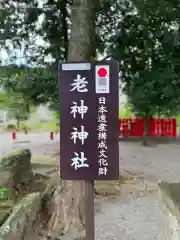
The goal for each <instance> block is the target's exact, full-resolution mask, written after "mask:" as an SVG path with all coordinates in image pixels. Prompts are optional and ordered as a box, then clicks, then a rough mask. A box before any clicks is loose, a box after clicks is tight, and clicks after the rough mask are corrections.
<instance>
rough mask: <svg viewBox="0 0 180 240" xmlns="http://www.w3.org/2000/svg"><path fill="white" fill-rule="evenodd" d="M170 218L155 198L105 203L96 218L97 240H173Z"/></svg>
mask: <svg viewBox="0 0 180 240" xmlns="http://www.w3.org/2000/svg"><path fill="white" fill-rule="evenodd" d="M167 216H168V210H167V209H166V207H165V206H163V205H162V204H161V202H160V201H159V200H158V198H156V197H155V196H148V197H142V198H135V197H131V198H128V199H125V200H116V201H113V202H111V203H110V202H109V203H104V204H103V205H102V209H101V211H100V212H99V213H97V215H96V240H121V239H122V240H169V239H171V238H172V231H171V229H170V228H169V222H168V218H167Z"/></svg>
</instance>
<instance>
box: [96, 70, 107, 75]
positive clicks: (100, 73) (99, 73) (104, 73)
mask: <svg viewBox="0 0 180 240" xmlns="http://www.w3.org/2000/svg"><path fill="white" fill-rule="evenodd" d="M97 73H98V75H99V77H105V76H106V75H107V70H106V69H105V68H99V70H98V72H97Z"/></svg>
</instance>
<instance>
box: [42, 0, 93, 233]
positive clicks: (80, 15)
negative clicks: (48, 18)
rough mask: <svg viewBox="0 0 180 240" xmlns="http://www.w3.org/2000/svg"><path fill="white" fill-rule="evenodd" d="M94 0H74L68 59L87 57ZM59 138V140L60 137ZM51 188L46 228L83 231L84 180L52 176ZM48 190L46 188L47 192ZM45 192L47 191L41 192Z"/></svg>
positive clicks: (90, 50)
mask: <svg viewBox="0 0 180 240" xmlns="http://www.w3.org/2000/svg"><path fill="white" fill-rule="evenodd" d="M95 1H96V2H97V0H74V1H73V5H72V9H71V13H72V28H71V37H70V40H69V47H68V61H73V62H78V61H86V60H90V59H91V56H92V54H93V53H94V51H93V40H94V32H95V12H96V11H95V4H94V2H95ZM62 141H63V139H62ZM55 183H56V184H55V187H50V188H49V189H50V191H53V189H54V192H51V193H52V195H51V194H49V197H50V198H51V204H50V205H51V209H50V211H51V218H50V221H49V228H50V229H52V230H55V231H57V232H58V231H60V230H63V232H68V231H74V230H75V231H77V230H78V231H81V230H84V224H85V218H84V209H85V208H84V207H85V206H84V200H85V183H84V181H62V180H60V179H59V176H56V181H55ZM47 192H48V191H47ZM45 195H48V194H45Z"/></svg>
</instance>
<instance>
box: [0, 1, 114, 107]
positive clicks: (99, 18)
mask: <svg viewBox="0 0 180 240" xmlns="http://www.w3.org/2000/svg"><path fill="white" fill-rule="evenodd" d="M95 2H96V5H95V11H96V13H97V14H96V34H95V35H96V36H95V42H94V53H93V56H92V57H95V56H96V54H97V52H100V53H103V52H104V49H105V47H106V44H108V39H109V36H110V34H109V31H111V29H112V25H113V24H115V19H116V16H117V10H118V4H117V1H115V0H112V1H109V0H105V1H103V2H102V4H101V5H98V2H99V1H95ZM1 4H2V6H4V9H6V10H4V12H3V13H2V15H1V16H0V31H1V33H2V35H3V39H2V40H4V42H3V41H1V42H0V43H6V47H7V48H8V46H9V45H8V43H9V42H11V44H12V45H13V47H14V48H16V49H17V48H20V49H21V50H22V51H23V52H24V56H25V58H26V60H27V62H28V64H29V66H30V67H31V68H32V67H33V66H37V67H38V68H41V69H42V68H44V69H45V70H44V72H46V73H48V74H47V75H46V76H44V75H43V76H42V75H41V74H37V76H35V75H33V77H32V75H31V74H30V75H31V76H30V77H29V76H28V82H30V81H32V83H31V86H33V95H32V96H31V97H32V98H33V99H34V100H35V101H37V100H38V101H40V102H44V103H46V102H50V103H51V106H52V107H53V108H54V109H57V106H58V83H57V82H58V81H57V72H58V69H57V66H58V61H65V60H67V52H68V43H69V33H70V31H71V5H72V1H71V0H58V1H56V0H48V1H46V3H44V5H43V6H42V5H40V4H38V3H37V2H36V1H33V0H29V1H26V0H21V1H19V0H12V1H2V3H1ZM116 9H117V10H116ZM100 29H101V31H100ZM37 36H38V39H41V42H42V44H37ZM11 52H12V51H11ZM14 57H15V58H16V57H17V56H13V57H12V60H13V59H14ZM48 59H49V60H48ZM46 69H48V70H46ZM22 70H23V69H22ZM23 71H24V70H23ZM49 72H50V73H51V74H49ZM28 75H29V73H28ZM10 79H11V80H12V78H10ZM9 84H10V85H11V83H10V81H9V82H6V87H8V86H10V85H9ZM36 85H38V87H37V86H36ZM35 86H36V87H35ZM27 91H29V92H30V91H32V88H31V87H29V85H27Z"/></svg>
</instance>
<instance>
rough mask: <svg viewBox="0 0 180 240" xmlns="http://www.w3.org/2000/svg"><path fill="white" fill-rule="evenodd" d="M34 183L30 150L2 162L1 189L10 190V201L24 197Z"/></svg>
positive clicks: (19, 152) (0, 171)
mask: <svg viewBox="0 0 180 240" xmlns="http://www.w3.org/2000/svg"><path fill="white" fill-rule="evenodd" d="M32 183H33V172H32V167H31V152H30V151H29V150H28V149H25V150H21V151H18V152H14V153H12V154H11V155H8V156H6V157H3V158H2V159H1V160H0V188H7V189H8V198H9V199H14V200H16V199H17V198H18V196H21V195H22V196H24V195H25V194H26V193H27V192H28V190H29V189H28V188H30V186H31V185H32ZM27 189H28V190H27Z"/></svg>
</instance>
